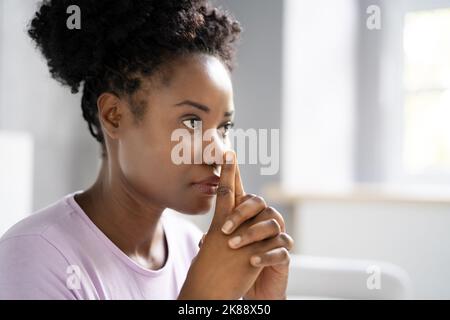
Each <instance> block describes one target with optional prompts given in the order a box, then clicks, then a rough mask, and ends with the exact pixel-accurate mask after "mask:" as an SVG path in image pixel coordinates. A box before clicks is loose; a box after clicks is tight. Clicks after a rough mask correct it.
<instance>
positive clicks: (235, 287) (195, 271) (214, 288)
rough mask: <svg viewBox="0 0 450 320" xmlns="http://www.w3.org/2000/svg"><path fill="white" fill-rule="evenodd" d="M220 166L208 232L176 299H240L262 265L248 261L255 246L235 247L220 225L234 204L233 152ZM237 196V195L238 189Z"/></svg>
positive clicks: (250, 285)
mask: <svg viewBox="0 0 450 320" xmlns="http://www.w3.org/2000/svg"><path fill="white" fill-rule="evenodd" d="M227 160H228V157H225V163H224V165H223V166H222V173H221V176H220V183H219V187H218V190H217V199H216V208H215V212H214V217H213V220H212V223H211V226H210V228H209V231H208V233H207V235H206V237H205V238H204V241H203V244H202V246H201V248H200V251H199V253H198V255H197V256H196V258H195V259H194V260H193V262H192V264H191V267H190V269H189V272H188V275H187V277H186V281H185V283H184V285H183V287H182V289H181V292H180V295H179V297H178V298H179V299H191V300H192V299H195V300H197V299H239V298H241V297H242V296H243V295H244V294H245V293H246V292H248V291H249V290H250V289H251V287H252V286H253V284H254V283H255V281H256V279H257V278H258V276H259V274H260V272H261V271H262V269H263V268H262V267H254V266H252V265H251V264H250V262H249V261H250V258H251V256H252V255H253V254H254V253H255V252H256V251H255V247H254V246H251V245H249V246H246V247H244V248H242V249H240V250H235V249H232V248H230V247H229V245H228V240H229V239H228V238H229V237H228V236H227V235H225V234H224V233H223V232H222V231H221V228H222V226H223V224H224V222H225V220H226V219H227V217H228V216H229V215H230V213H231V212H232V210H233V209H234V207H235V203H236V191H235V181H236V155H235V154H234V152H233V153H232V161H231V163H230V161H227ZM237 195H238V196H239V197H240V196H242V194H240V191H239V190H238V192H237Z"/></svg>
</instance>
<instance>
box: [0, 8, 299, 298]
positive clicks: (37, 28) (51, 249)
mask: <svg viewBox="0 0 450 320" xmlns="http://www.w3.org/2000/svg"><path fill="white" fill-rule="evenodd" d="M73 5H76V6H77V7H78V8H79V14H80V15H79V17H78V18H79V19H80V21H79V28H69V24H68V21H67V19H68V17H69V14H68V13H67V12H69V11H68V7H69V6H72V8H73ZM240 32H241V28H240V26H239V23H238V22H237V21H235V20H234V19H233V18H232V17H231V16H230V15H229V14H228V13H226V12H224V11H221V10H219V9H217V8H214V7H213V6H212V5H211V4H209V3H208V2H207V1H206V0H173V1H172V0H170V1H169V0H165V1H158V0H140V1H136V0H129V1H123V0H121V1H115V2H113V1H107V0H95V1H93V0H78V1H74V0H70V1H66V0H50V1H44V2H43V3H42V4H41V6H40V8H39V10H38V12H37V13H36V16H35V17H34V19H33V20H32V22H31V26H30V28H29V31H28V33H29V35H30V36H31V38H32V39H33V40H34V41H35V43H36V44H37V47H38V48H39V49H40V50H41V52H42V53H43V55H44V57H45V58H46V60H47V62H48V66H49V69H50V73H51V74H52V76H53V77H54V78H55V79H57V80H59V81H60V82H61V83H62V84H64V85H67V86H69V87H70V88H71V89H72V92H77V91H78V90H79V89H80V87H82V88H83V95H82V101H81V107H82V111H83V117H84V119H85V120H86V121H87V123H88V127H89V130H90V132H91V134H92V135H93V137H94V138H95V139H96V140H97V141H98V142H99V143H100V145H101V148H102V151H103V152H102V160H103V161H102V167H101V170H100V172H99V175H98V178H97V180H96V182H95V183H94V184H93V185H92V186H91V187H90V188H89V189H87V190H85V191H78V192H74V193H72V194H69V195H67V196H66V197H64V198H63V199H61V200H60V201H58V202H56V203H54V204H52V205H50V206H48V207H47V208H44V209H42V210H41V211H40V212H38V213H36V214H33V215H31V216H30V217H28V218H26V219H24V220H22V221H21V222H19V223H18V224H16V225H15V226H13V227H12V228H11V229H10V230H9V231H8V232H7V233H6V234H5V235H4V236H3V237H2V238H1V240H0V298H7V299H9V298H18V299H26V298H38V299H48V298H52V299H177V298H180V299H237V298H241V297H243V298H244V299H284V298H285V297H286V285H287V277H288V266H289V253H288V251H289V250H290V249H291V247H292V245H293V241H292V239H291V238H290V237H289V236H288V235H287V234H286V233H285V226H284V221H283V218H282V216H281V214H280V213H279V212H277V211H276V210H275V209H273V208H271V207H268V206H267V205H266V203H265V202H264V200H263V199H262V198H261V197H258V196H255V195H246V194H245V193H244V189H243V186H242V182H241V179H240V176H239V169H238V166H237V163H236V155H235V154H234V152H232V151H228V152H227V153H226V151H227V150H228V146H229V144H230V143H229V138H228V136H227V134H228V132H229V130H230V128H231V127H232V126H233V115H234V104H233V90H232V83H231V78H230V72H231V71H232V69H233V57H234V50H235V49H234V48H235V43H236V40H237V39H238V36H239V34H240ZM61 107H63V106H61ZM199 128H202V129H207V130H212V132H213V134H212V139H211V143H213V146H214V150H215V152H216V154H217V155H219V156H218V157H215V158H214V159H213V160H211V159H210V160H207V159H206V160H205V159H203V158H202V161H201V162H200V163H195V164H187V163H184V164H176V163H175V161H173V152H172V151H173V149H174V147H175V146H176V144H177V143H178V141H172V140H173V139H171V136H172V134H173V132H175V131H176V130H179V129H184V130H188V132H189V134H190V135H192V136H193V135H194V134H195V133H196V132H197V131H198V130H199ZM206 147H207V144H206V143H204V144H202V148H200V149H201V150H200V151H199V150H195V149H192V150H191V149H189V152H192V153H196V152H197V153H198V152H201V151H203V150H204V149H205V148H206ZM219 175H220V177H219ZM213 205H215V213H214V217H213V221H212V224H211V227H210V229H209V231H208V233H207V234H206V236H205V237H203V239H202V241H201V242H200V243H199V241H200V238H201V234H200V233H199V231H198V230H197V229H196V228H195V227H194V226H193V225H191V224H189V223H187V222H185V221H184V220H181V219H180V218H178V217H176V216H175V215H173V214H169V213H167V211H168V209H169V208H170V209H173V210H175V211H178V212H182V213H185V214H201V213H206V212H208V211H209V210H210V209H211V208H212V206H213ZM199 246H200V249H199Z"/></svg>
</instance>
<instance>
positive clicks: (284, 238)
mask: <svg viewBox="0 0 450 320" xmlns="http://www.w3.org/2000/svg"><path fill="white" fill-rule="evenodd" d="M278 238H279V239H280V244H281V245H282V246H284V247H285V248H287V249H288V250H290V249H292V247H293V245H294V241H293V240H292V238H291V237H290V236H289V235H288V234H287V233H285V232H282V233H280V235H279V236H278Z"/></svg>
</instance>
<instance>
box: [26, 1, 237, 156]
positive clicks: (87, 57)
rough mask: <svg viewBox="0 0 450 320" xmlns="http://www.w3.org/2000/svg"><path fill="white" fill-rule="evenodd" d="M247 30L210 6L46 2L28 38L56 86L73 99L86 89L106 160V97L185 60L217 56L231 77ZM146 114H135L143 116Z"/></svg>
mask: <svg viewBox="0 0 450 320" xmlns="http://www.w3.org/2000/svg"><path fill="white" fill-rule="evenodd" d="M71 5H77V6H78V7H79V8H80V12H81V28H80V29H69V28H68V27H67V19H68V17H69V16H70V15H69V14H68V13H67V8H68V7H69V6H71ZM241 31H242V29H241V26H240V24H239V22H238V21H236V20H235V19H234V18H233V17H232V16H231V15H230V13H228V12H227V11H225V10H223V9H220V8H217V7H215V6H213V5H212V4H211V3H210V2H208V0H44V1H43V2H42V3H41V4H40V7H39V9H38V11H37V12H36V15H35V16H34V18H33V19H32V20H31V23H30V26H29V29H28V34H29V36H30V37H31V38H32V39H33V40H34V41H35V43H36V45H37V47H38V48H39V49H40V51H41V52H42V54H43V56H44V57H45V58H46V60H47V64H48V67H49V70H50V73H51V75H52V77H53V78H54V79H56V80H58V81H59V82H61V83H62V84H63V85H67V86H69V87H70V88H71V90H72V93H77V92H78V91H79V90H80V86H83V95H82V99H81V107H82V111H83V117H84V119H85V120H86V121H87V123H88V127H89V131H90V132H91V134H92V135H93V136H94V137H95V139H96V140H97V141H99V142H100V143H101V145H102V147H103V148H102V149H103V155H105V145H104V137H103V133H102V130H101V127H100V121H99V119H98V112H97V99H98V97H99V95H100V94H102V93H103V92H111V93H114V94H116V95H118V96H123V95H128V96H131V95H132V94H133V93H135V92H136V91H137V90H138V89H139V88H140V87H141V83H142V79H143V78H144V77H149V76H152V75H153V74H155V73H156V72H157V71H159V70H160V69H162V67H163V66H164V65H165V64H166V63H167V62H170V61H171V60H172V59H174V58H177V57H179V56H181V55H185V54H191V53H206V54H210V55H214V56H216V57H218V58H219V59H221V61H222V62H223V63H224V65H225V66H226V67H227V68H228V70H229V71H230V72H231V71H232V70H233V68H234V64H235V61H234V59H235V51H236V50H235V49H236V42H237V40H238V39H239V35H240V33H241ZM142 108H143V106H131V109H132V110H131V111H132V112H133V114H134V116H135V117H140V116H142V114H143V111H144V110H142Z"/></svg>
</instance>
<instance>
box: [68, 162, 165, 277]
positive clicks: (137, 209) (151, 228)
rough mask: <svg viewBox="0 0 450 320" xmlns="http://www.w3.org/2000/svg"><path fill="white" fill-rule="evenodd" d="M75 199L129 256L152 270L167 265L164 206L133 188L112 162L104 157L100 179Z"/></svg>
mask: <svg viewBox="0 0 450 320" xmlns="http://www.w3.org/2000/svg"><path fill="white" fill-rule="evenodd" d="M76 201H77V202H78V203H79V204H80V206H81V207H82V208H83V210H84V211H85V212H86V214H87V215H88V216H89V218H90V219H91V220H92V221H93V222H94V224H96V225H97V227H98V228H99V229H100V230H102V232H103V233H104V234H105V235H106V236H107V237H108V238H109V239H110V240H111V241H112V242H114V243H115V244H116V245H117V246H118V247H119V248H120V249H121V250H122V251H123V252H124V253H125V254H127V255H128V256H129V257H130V258H132V259H134V260H136V261H137V262H138V263H139V264H143V265H145V266H146V267H149V268H152V269H155V268H158V267H161V266H162V265H163V264H164V261H165V251H166V250H165V241H164V232H163V228H162V225H161V221H160V218H161V215H162V213H163V211H164V209H165V208H162V207H160V206H156V205H154V204H151V203H149V201H148V200H147V199H145V197H143V195H142V194H139V193H138V192H137V191H136V190H134V189H133V188H132V187H131V186H130V185H129V184H128V183H127V181H126V179H124V177H123V175H122V173H121V172H120V170H116V168H114V165H113V164H112V163H111V161H108V160H106V159H105V160H103V163H102V167H101V170H100V173H99V175H98V178H97V181H96V182H95V183H94V185H93V186H92V187H91V188H89V189H88V190H86V191H85V192H83V193H82V194H80V195H78V196H77V197H76ZM143 261H145V262H143Z"/></svg>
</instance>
